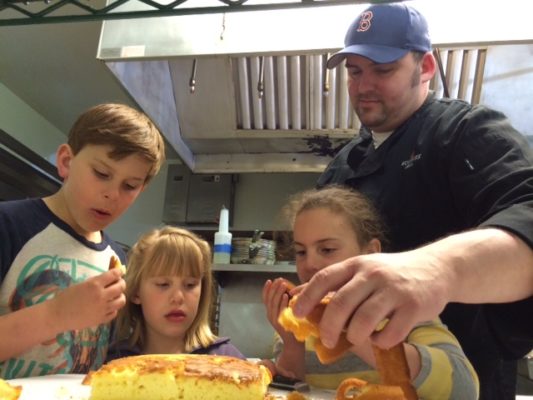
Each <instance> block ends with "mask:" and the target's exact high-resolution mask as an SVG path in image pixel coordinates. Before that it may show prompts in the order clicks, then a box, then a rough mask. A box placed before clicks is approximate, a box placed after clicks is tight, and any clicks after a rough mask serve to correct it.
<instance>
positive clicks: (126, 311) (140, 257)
mask: <svg viewBox="0 0 533 400" xmlns="http://www.w3.org/2000/svg"><path fill="white" fill-rule="evenodd" d="M124 279H125V281H126V292H125V294H126V299H127V303H126V306H125V307H124V308H123V309H121V310H120V312H119V315H118V317H117V321H116V341H115V342H114V343H113V344H112V345H111V347H110V349H109V352H108V356H107V361H110V360H113V359H116V358H121V357H126V356H133V355H140V354H177V353H190V354H217V355H227V356H233V357H237V358H241V359H244V358H245V357H244V356H243V354H242V353H241V352H240V351H239V350H238V349H237V348H236V347H235V346H233V345H232V344H231V343H230V339H229V338H219V337H217V336H216V335H215V334H213V332H212V331H211V328H210V327H209V319H210V318H209V317H210V310H211V301H212V297H213V278H212V273H211V249H210V247H209V244H208V243H207V242H206V241H205V240H203V239H201V238H200V237H198V236H197V235H195V234H194V233H192V232H189V231H187V230H185V229H180V228H175V227H171V226H166V227H163V228H161V229H155V230H152V231H150V232H148V233H146V234H145V235H143V236H142V237H141V238H140V239H139V241H138V242H137V243H136V244H135V245H134V246H133V248H132V249H131V251H130V254H129V257H128V268H127V272H126V275H125V278H124Z"/></svg>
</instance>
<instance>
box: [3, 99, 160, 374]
mask: <svg viewBox="0 0 533 400" xmlns="http://www.w3.org/2000/svg"><path fill="white" fill-rule="evenodd" d="M164 149H165V146H164V141H163V138H162V137H161V134H160V133H159V131H158V129H157V128H156V126H155V125H154V124H153V122H152V121H151V120H150V119H149V118H148V117H147V116H146V115H144V114H143V113H141V112H139V111H137V110H135V109H133V108H131V107H128V106H126V105H122V104H101V105H97V106H95V107H92V108H90V109H89V110H87V111H86V112H85V113H83V114H82V115H81V116H80V117H79V118H78V120H77V121H76V122H75V124H74V125H73V127H72V129H71V130H70V133H69V136H68V141H67V143H65V144H62V145H60V146H59V148H58V150H57V169H58V173H59V176H60V177H61V178H62V179H63V184H62V186H61V188H60V189H59V190H58V191H57V192H56V193H54V194H53V195H51V196H49V197H45V198H42V199H41V198H34V199H24V200H16V201H9V202H4V203H0V243H1V245H0V377H2V378H4V379H13V378H22V377H30V376H37V375H49V374H58V373H86V372H88V371H89V370H91V369H96V368H98V367H99V366H100V365H102V363H103V362H104V360H105V357H106V353H107V346H108V340H109V330H110V327H109V322H110V321H111V320H112V319H113V318H114V317H115V316H116V315H117V312H118V310H119V309H120V308H121V307H122V306H124V304H125V297H124V289H125V283H124V281H123V280H122V272H121V271H120V269H118V268H117V269H112V270H108V269H109V264H110V259H111V257H112V256H117V257H118V258H119V259H120V260H121V261H122V262H124V261H125V255H124V252H123V251H122V249H121V248H120V247H119V246H118V245H117V243H115V242H114V241H113V240H111V238H110V237H109V236H108V235H107V234H106V233H104V231H103V230H104V229H105V228H106V227H107V226H108V225H109V224H111V223H112V222H114V221H115V220H116V219H117V218H118V217H119V216H120V215H121V214H122V213H123V212H124V211H126V210H127V208H128V207H129V206H130V205H131V204H132V203H133V202H134V201H135V199H136V198H137V196H138V195H139V194H140V193H141V192H142V191H143V189H144V188H145V187H146V185H147V184H148V182H149V181H150V180H151V179H152V177H153V176H154V175H155V174H156V173H157V172H158V171H159V168H160V166H161V164H162V162H163V160H164V154H165V153H164Z"/></svg>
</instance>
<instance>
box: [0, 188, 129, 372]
mask: <svg viewBox="0 0 533 400" xmlns="http://www.w3.org/2000/svg"><path fill="white" fill-rule="evenodd" d="M103 236H104V237H103V241H102V243H98V244H95V243H92V242H89V241H87V240H86V239H85V238H84V237H82V236H80V235H78V234H77V233H76V232H74V230H73V229H72V228H71V227H70V226H69V225H67V224H66V223H64V222H63V221H61V220H60V219H58V218H57V217H56V216H55V215H54V214H53V213H52V212H51V211H50V210H49V209H48V207H47V206H46V205H45V203H44V202H43V201H42V200H41V199H27V200H21V201H11V202H0V282H1V283H0V315H5V314H8V313H10V312H13V311H16V310H19V309H21V308H25V307H29V306H32V305H34V304H38V303H41V302H43V301H46V300H49V299H51V298H53V297H54V296H55V295H56V294H57V293H58V292H59V291H61V290H63V289H65V288H67V287H69V286H71V285H75V284H77V283H80V282H83V281H84V280H86V279H88V278H90V277H93V276H96V275H100V274H101V273H102V272H105V271H106V270H107V268H108V265H109V260H110V257H111V255H113V254H116V255H117V256H119V258H120V259H121V260H122V262H124V261H125V260H124V253H123V251H122V249H121V248H120V247H119V246H118V245H117V244H116V243H114V242H113V241H111V240H110V238H109V237H108V236H107V235H105V234H104V235H103ZM109 331H110V327H109V325H108V324H102V325H99V326H94V327H91V328H88V329H83V330H76V331H66V332H63V333H60V334H59V335H57V336H56V337H55V338H51V339H50V340H48V341H46V342H43V343H41V344H39V345H37V346H35V347H33V348H32V349H30V350H29V351H27V352H25V353H23V354H20V355H18V356H17V357H14V358H11V359H8V360H5V361H3V362H0V377H2V378H4V379H13V378H23V377H30V376H38V375H49V374H60V373H71V374H76V373H80V374H83V373H87V372H88V371H89V370H94V369H97V368H99V367H100V366H101V365H102V364H103V362H104V361H105V358H106V353H107V346H108V342H109Z"/></svg>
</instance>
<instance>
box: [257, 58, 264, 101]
mask: <svg viewBox="0 0 533 400" xmlns="http://www.w3.org/2000/svg"><path fill="white" fill-rule="evenodd" d="M264 78H265V57H264V56H261V57H259V78H258V79H257V94H258V96H259V98H262V97H263V95H264V94H265V82H264Z"/></svg>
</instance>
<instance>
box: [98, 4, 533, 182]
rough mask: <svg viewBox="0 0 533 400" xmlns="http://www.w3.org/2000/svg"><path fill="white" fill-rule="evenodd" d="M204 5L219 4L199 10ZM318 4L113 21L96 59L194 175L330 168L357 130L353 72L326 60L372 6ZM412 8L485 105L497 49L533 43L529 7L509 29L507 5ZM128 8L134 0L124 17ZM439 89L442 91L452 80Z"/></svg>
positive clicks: (468, 93)
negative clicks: (486, 76) (350, 89)
mask: <svg viewBox="0 0 533 400" xmlns="http://www.w3.org/2000/svg"><path fill="white" fill-rule="evenodd" d="M509 1H510V2H511V3H513V4H514V3H516V4H515V5H514V6H513V7H518V8H520V7H522V8H524V7H525V6H524V5H523V3H520V1H519V0H509ZM201 3H209V1H208V0H198V3H195V5H196V6H200V5H201ZM320 3H321V5H322V7H315V8H312V7H311V8H308V9H286V10H269V11H257V12H256V11H250V12H241V13H239V12H232V13H214V14H202V15H187V16H176V17H160V18H144V19H139V20H135V21H131V20H116V21H115V20H113V21H106V22H104V23H103V27H102V32H101V37H100V45H99V49H98V55H97V57H98V58H99V59H101V60H103V61H104V62H105V63H106V65H107V66H108V67H109V69H110V70H111V71H112V73H113V74H114V75H115V76H116V77H117V78H118V80H119V81H120V82H121V83H122V85H123V86H124V87H125V89H126V90H127V91H128V92H129V94H130V95H131V96H132V97H133V98H134V99H135V100H136V101H137V103H138V104H139V106H140V107H141V108H143V109H144V111H145V112H147V113H148V114H149V115H150V116H151V117H152V118H153V119H154V121H156V123H157V124H158V126H159V127H160V129H161V130H162V132H163V133H164V134H165V136H166V138H167V140H168V142H169V143H170V145H171V146H172V147H173V148H174V149H175V150H176V151H177V153H178V154H179V156H180V158H181V159H182V160H183V162H184V163H185V164H186V165H187V166H188V167H189V168H190V169H191V170H192V171H193V172H198V173H224V172H226V173H239V172H320V171H322V170H323V169H324V168H325V166H326V165H327V163H328V162H329V161H330V159H331V156H332V155H333V154H335V152H336V151H338V149H339V148H341V147H342V145H343V144H344V143H346V142H347V140H349V139H350V138H352V137H353V135H354V134H356V132H357V131H358V128H359V122H358V120H357V118H356V117H355V115H354V113H353V112H352V109H351V107H350V104H349V99H348V94H347V89H346V79H347V77H346V71H345V69H344V67H343V66H339V67H337V68H336V69H334V70H327V69H325V68H324V63H325V60H326V58H327V56H328V54H331V53H332V52H335V51H336V50H338V48H339V47H340V46H341V45H342V40H343V38H344V34H345V31H346V28H347V26H348V25H349V24H350V22H351V21H352V19H353V17H354V16H355V15H357V14H358V13H359V12H360V11H361V10H362V9H364V8H366V7H367V6H368V4H361V3H360V2H354V3H357V4H351V5H334V6H329V7H328V6H324V4H325V3H327V0H324V1H321V2H320ZM407 3H410V4H412V5H414V6H415V7H417V8H418V9H419V10H420V11H421V12H422V13H424V15H426V17H427V18H428V22H429V26H430V29H431V32H430V34H431V36H432V39H433V43H434V45H435V46H436V47H439V48H440V49H442V55H443V56H444V57H445V59H444V64H445V66H444V67H445V68H446V69H447V71H446V72H447V73H449V76H447V78H446V83H447V87H450V88H451V89H453V91H454V96H453V97H460V98H465V99H466V100H468V101H474V102H477V101H479V99H480V93H481V83H482V82H481V81H482V77H483V68H484V65H485V57H486V55H487V47H488V46H490V45H496V44H509V43H520V42H527V41H531V40H532V39H533V26H532V25H531V24H530V23H529V21H527V18H526V17H525V15H528V13H527V12H525V11H524V12H522V13H516V12H515V13H514V17H513V18H515V20H514V23H513V26H512V27H510V26H507V25H506V30H505V32H504V31H502V30H499V31H497V30H495V29H494V26H499V24H500V23H501V16H502V15H504V13H503V11H502V9H503V7H504V6H505V7H506V8H508V5H509V4H508V3H506V4H505V5H504V4H503V3H502V4H500V5H499V6H497V5H491V6H490V7H489V6H486V4H485V3H483V2H482V1H480V0H472V1H470V2H467V3H468V4H466V3H465V2H464V1H461V0H448V1H435V2H427V1H407ZM452 3H454V4H455V3H457V4H455V5H454V4H452ZM521 4H522V5H521ZM128 7H134V5H131V4H129V3H127V4H124V5H122V6H121V7H119V10H120V11H128ZM135 7H141V8H142V7H146V5H144V6H143V5H142V4H137V5H136V6H135ZM454 7H458V8H457V9H461V10H462V11H461V13H456V12H454ZM474 19H475V20H476V24H477V25H476V29H472V21H473V20H474ZM518 19H523V20H520V21H519V20H518ZM450 21H453V26H454V29H453V30H451V29H449V26H450V25H449V24H450ZM507 28H509V29H507ZM456 54H460V56H457V57H455V56H454V55H456ZM478 54H480V56H478ZM452 56H453V57H452ZM473 58H477V61H476V62H475V63H474V62H470V60H472V59H473ZM458 60H459V61H458ZM461 60H462V61H461ZM457 63H459V66H458V67H457V68H459V69H457V70H456V66H457V65H458V64H457ZM474 65H475V66H476V67H475V68H473V67H472V66H474ZM480 77H481V79H480ZM432 86H433V87H434V88H435V89H437V90H442V87H443V85H442V80H441V81H440V82H439V78H436V79H435V80H434V81H433V82H432ZM474 86H475V87H474ZM457 88H459V89H457Z"/></svg>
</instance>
